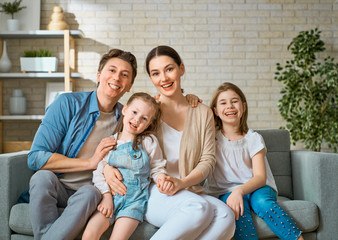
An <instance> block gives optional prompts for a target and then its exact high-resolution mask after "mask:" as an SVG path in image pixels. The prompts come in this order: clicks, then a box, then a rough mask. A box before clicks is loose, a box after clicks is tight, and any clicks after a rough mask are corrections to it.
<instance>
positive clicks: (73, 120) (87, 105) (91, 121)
mask: <svg viewBox="0 0 338 240" xmlns="http://www.w3.org/2000/svg"><path fill="white" fill-rule="evenodd" d="M121 110H122V104H120V103H117V104H116V105H115V108H114V111H115V116H116V121H117V120H118V119H119V117H120V115H121ZM99 116H100V110H99V105H98V102H97V92H96V91H93V92H73V93H64V94H61V95H60V96H59V97H58V98H57V99H55V100H54V102H53V103H52V104H51V105H50V106H49V107H48V108H47V109H46V115H45V117H44V118H43V120H42V123H41V124H40V126H39V129H38V131H37V132H36V134H35V137H34V141H33V145H32V147H31V150H30V152H29V154H28V167H29V168H30V169H32V170H39V169H40V168H41V167H42V166H43V165H44V164H45V163H46V162H47V161H48V159H49V158H50V157H51V156H52V154H53V153H60V154H62V155H65V156H67V157H69V158H75V157H76V156H77V154H78V153H79V151H80V149H81V147H82V146H83V144H84V143H85V141H86V140H87V138H88V136H89V135H90V133H91V131H92V130H93V128H94V126H95V122H96V120H97V119H98V117H99Z"/></svg>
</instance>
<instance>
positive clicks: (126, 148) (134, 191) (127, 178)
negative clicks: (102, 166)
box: [108, 142, 150, 223]
mask: <svg viewBox="0 0 338 240" xmlns="http://www.w3.org/2000/svg"><path fill="white" fill-rule="evenodd" d="M108 164H109V165H112V166H114V167H115V168H117V169H118V170H119V171H120V173H121V174H122V177H123V181H122V182H123V184H124V185H125V186H126V187H127V194H126V195H124V196H121V195H118V194H116V196H113V201H114V216H113V219H109V221H110V222H111V223H112V222H114V217H115V218H116V219H117V218H119V217H130V218H134V219H137V220H139V221H142V220H143V215H144V212H145V209H146V204H147V202H148V198H149V184H150V162H149V157H148V154H147V153H146V151H145V150H144V149H143V147H142V145H141V144H140V145H138V150H133V142H127V143H124V144H121V145H118V146H117V148H116V150H112V152H111V155H110V157H109V159H108Z"/></svg>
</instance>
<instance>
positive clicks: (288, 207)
mask: <svg viewBox="0 0 338 240" xmlns="http://www.w3.org/2000/svg"><path fill="white" fill-rule="evenodd" d="M277 202H278V204H279V205H280V206H281V207H282V208H283V209H284V210H285V211H286V212H287V213H288V214H289V216H290V217H291V218H292V219H293V220H294V221H295V223H296V225H297V227H298V228H299V229H300V230H302V231H303V232H304V233H307V232H312V231H315V230H316V229H317V228H318V226H319V215H318V207H317V205H316V204H314V203H313V202H309V201H301V200H290V199H288V198H286V197H278V199H277ZM253 221H254V224H255V226H256V229H257V234H258V236H259V238H270V237H273V236H275V234H274V233H273V232H272V231H271V230H270V228H269V227H268V226H267V225H266V224H265V222H264V221H263V219H261V218H259V217H258V216H257V215H256V214H253Z"/></svg>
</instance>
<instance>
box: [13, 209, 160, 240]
mask: <svg viewBox="0 0 338 240" xmlns="http://www.w3.org/2000/svg"><path fill="white" fill-rule="evenodd" d="M62 211H63V209H62V208H59V213H60V214H61V213H62ZM9 227H10V229H11V230H12V231H13V232H15V233H19V234H24V235H29V236H33V229H32V225H31V222H30V219H29V205H28V204H27V203H19V204H16V205H14V206H13V207H12V209H11V212H10V217H9ZM111 231H112V228H110V229H108V230H107V231H106V233H105V234H104V236H103V237H102V238H101V239H109V237H110V233H111ZM156 231H157V228H156V227H155V226H153V225H151V224H149V223H147V222H143V223H141V224H140V225H139V226H138V227H137V229H136V230H135V232H134V233H133V235H132V236H131V238H130V240H139V239H150V237H151V236H152V235H153V234H154V233H155V232H156ZM80 236H81V234H80ZM80 236H79V237H78V238H77V239H81V237H80ZM13 237H14V238H15V239H21V238H20V237H27V239H29V237H28V236H23V235H17V234H15V235H13ZM13 237H12V239H14V238H13Z"/></svg>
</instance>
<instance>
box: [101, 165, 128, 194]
mask: <svg viewBox="0 0 338 240" xmlns="http://www.w3.org/2000/svg"><path fill="white" fill-rule="evenodd" d="M103 175H104V178H105V179H106V183H107V184H108V186H109V188H110V191H111V193H112V194H113V195H114V196H115V195H116V194H119V195H121V196H123V195H126V194H127V187H126V186H125V185H124V184H123V183H122V182H121V181H122V180H123V177H122V175H121V173H120V171H119V170H118V169H116V168H114V167H113V166H110V165H108V164H107V165H106V166H105V167H104V168H103Z"/></svg>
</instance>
